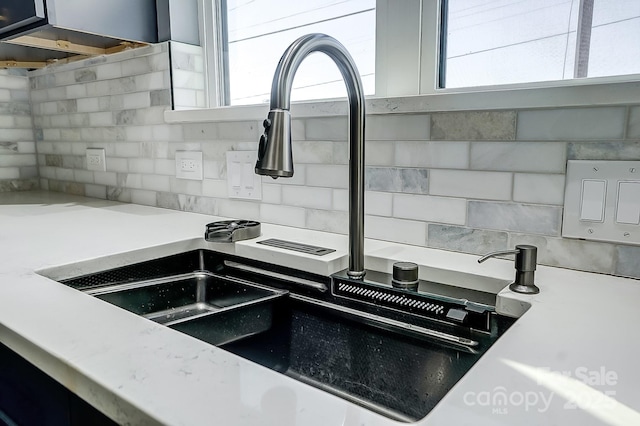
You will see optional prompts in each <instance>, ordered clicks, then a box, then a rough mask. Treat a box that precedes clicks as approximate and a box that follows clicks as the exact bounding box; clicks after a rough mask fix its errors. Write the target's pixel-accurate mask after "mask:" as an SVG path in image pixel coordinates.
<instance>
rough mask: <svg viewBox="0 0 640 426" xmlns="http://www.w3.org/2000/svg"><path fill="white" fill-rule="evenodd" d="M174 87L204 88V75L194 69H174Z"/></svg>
mask: <svg viewBox="0 0 640 426" xmlns="http://www.w3.org/2000/svg"><path fill="white" fill-rule="evenodd" d="M172 77H173V84H174V85H175V86H174V87H178V88H181V89H194V90H204V88H205V84H204V75H203V74H202V73H196V72H192V71H185V70H179V69H174V70H173V73H172Z"/></svg>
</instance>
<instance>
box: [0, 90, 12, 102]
mask: <svg viewBox="0 0 640 426" xmlns="http://www.w3.org/2000/svg"><path fill="white" fill-rule="evenodd" d="M10 100H11V91H10V90H9V89H0V102H7V101H10Z"/></svg>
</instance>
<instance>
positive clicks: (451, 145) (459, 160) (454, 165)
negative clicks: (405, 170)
mask: <svg viewBox="0 0 640 426" xmlns="http://www.w3.org/2000/svg"><path fill="white" fill-rule="evenodd" d="M395 156H396V164H395V165H398V166H407V167H429V168H438V169H466V168H468V167H469V142H454V141H447V142H415V141H400V142H396V143H395Z"/></svg>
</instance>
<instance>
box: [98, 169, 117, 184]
mask: <svg viewBox="0 0 640 426" xmlns="http://www.w3.org/2000/svg"><path fill="white" fill-rule="evenodd" d="M93 176H94V181H95V183H97V184H99V185H106V186H116V185H117V183H118V182H117V175H116V174H115V173H114V172H93Z"/></svg>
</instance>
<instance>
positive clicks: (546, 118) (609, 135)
mask: <svg viewBox="0 0 640 426" xmlns="http://www.w3.org/2000/svg"><path fill="white" fill-rule="evenodd" d="M625 119H626V108H625V107H604V108H565V109H551V110H535V111H520V112H518V127H517V139H518V140H532V141H536V140H539V141H542V140H560V141H561V140H567V139H569V140H576V139H584V140H599V139H621V138H622V137H623V135H624V124H625Z"/></svg>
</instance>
